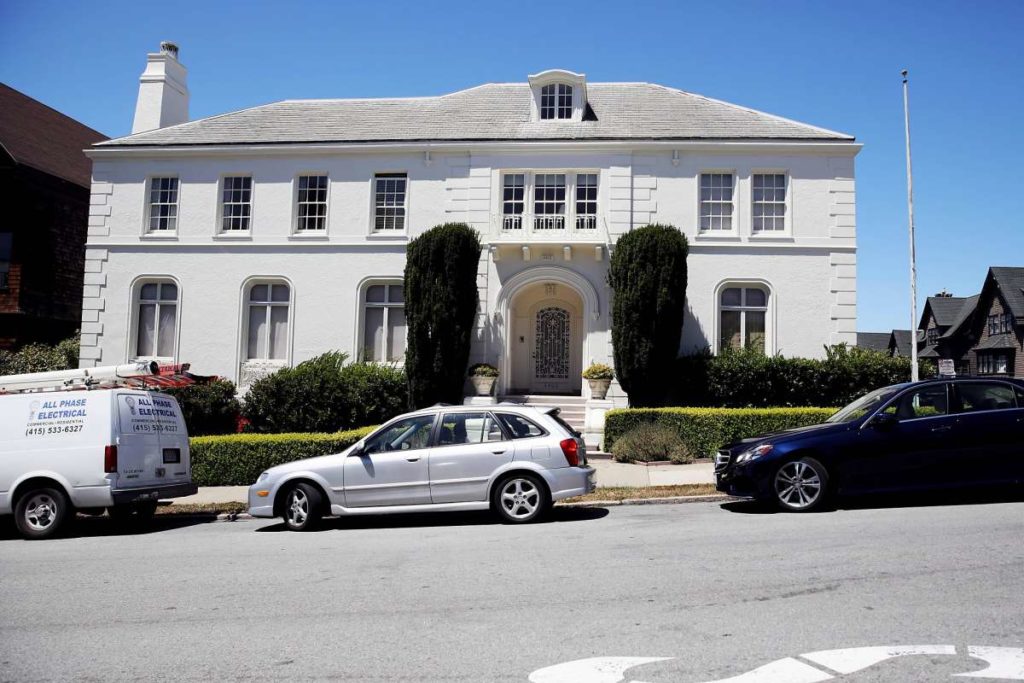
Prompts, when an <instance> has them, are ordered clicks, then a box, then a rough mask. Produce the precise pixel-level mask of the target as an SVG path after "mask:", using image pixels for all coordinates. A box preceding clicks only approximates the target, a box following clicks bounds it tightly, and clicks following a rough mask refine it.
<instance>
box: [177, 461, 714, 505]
mask: <svg viewBox="0 0 1024 683" xmlns="http://www.w3.org/2000/svg"><path fill="white" fill-rule="evenodd" d="M590 464H591V466H593V468H594V469H596V470H597V486H598V488H602V487H608V486H673V485H678V484H714V483H715V474H714V470H715V466H714V465H713V464H712V463H709V462H708V463H697V464H694V465H654V466H651V467H646V466H644V465H630V464H628V463H620V462H614V461H612V460H604V459H601V458H594V459H592V460H591V461H590ZM248 491H249V487H248V486H203V487H200V489H199V493H197V494H196V495H194V496H186V497H184V498H175V499H174V502H176V503H192V504H203V503H235V502H237V503H245V502H247V501H246V496H247V495H248Z"/></svg>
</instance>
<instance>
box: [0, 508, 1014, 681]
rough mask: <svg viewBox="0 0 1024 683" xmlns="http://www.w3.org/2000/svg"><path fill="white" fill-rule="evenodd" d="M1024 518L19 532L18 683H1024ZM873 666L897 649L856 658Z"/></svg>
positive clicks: (562, 518) (427, 519)
mask: <svg viewBox="0 0 1024 683" xmlns="http://www.w3.org/2000/svg"><path fill="white" fill-rule="evenodd" d="M1022 500H1024V496H1021V495H1019V494H1010V495H1009V496H1007V495H993V496H983V497H977V496H972V497H969V498H966V499H963V498H961V499H956V500H952V499H948V498H944V499H926V500H923V501H917V502H916V504H915V505H913V506H895V505H894V503H893V501H868V502H866V503H863V504H860V505H857V506H856V507H852V508H841V509H838V510H834V511H830V512H825V513H820V514H806V515H793V514H788V515H787V514H772V513H769V512H767V511H766V510H765V509H764V508H761V507H759V506H756V505H754V504H752V503H727V504H721V503H714V504H712V503H694V504H685V505H658V506H636V507H616V508H609V509H561V510H557V511H556V514H555V516H554V518H553V520H552V521H550V522H548V523H543V524H536V525H530V526H505V525H501V524H497V523H495V522H494V521H493V520H492V519H491V518H490V517H489V516H488V515H485V514H479V515H478V514H472V515H463V514H456V515H451V514H450V515H440V514H438V515H430V516H419V517H398V516H395V517H378V518H361V519H357V520H334V521H330V522H329V523H328V525H327V526H326V528H325V529H324V530H323V531H319V532H315V533H307V534H296V533H288V532H285V531H283V530H282V527H281V525H280V524H278V523H276V522H275V521H241V522H197V521H195V520H192V521H183V520H176V521H175V520H169V519H162V520H158V521H157V522H155V525H154V527H153V528H152V529H151V530H149V532H147V533H127V532H119V531H118V530H117V528H116V527H115V526H114V525H113V524H112V523H110V522H109V521H108V520H106V519H90V520H83V521H81V522H80V523H79V524H78V525H77V526H76V528H75V529H74V531H73V533H72V535H71V536H69V537H67V538H62V539H58V540H53V541H47V542H25V541H21V540H19V539H17V538H16V537H15V535H14V533H13V531H11V530H10V529H9V524H8V525H6V526H5V527H4V528H3V531H2V532H0V605H2V609H0V679H2V680H12V681H28V680H52V679H91V680H103V681H108V680H123V679H145V680H152V679H168V680H232V679H338V680H352V681H356V680H358V681H447V680H454V681H517V682H520V683H525V682H526V681H528V680H533V681H534V682H535V683H555V682H557V681H577V682H578V683H596V682H608V683H612V682H616V681H619V680H627V681H634V680H637V681H647V682H648V683H698V682H704V681H718V680H722V679H730V678H732V677H739V678H736V679H735V680H737V681H741V682H746V681H755V680H756V681H761V682H762V683H768V682H770V681H790V682H794V681H795V682H797V683H799V682H800V681H808V682H810V681H816V680H844V681H853V680H856V681H941V680H950V681H955V680H961V681H963V680H965V679H962V678H961V679H957V678H953V677H952V676H953V674H959V673H965V672H972V671H979V670H982V669H985V667H986V661H983V660H982V659H978V658H971V657H969V656H968V650H967V648H968V647H975V648H978V647H989V648H1004V649H1002V650H974V651H972V652H973V653H974V654H978V653H979V652H981V653H989V657H990V661H989V664H990V665H991V664H993V662H994V660H998V661H995V668H992V669H989V672H990V673H992V672H1000V671H1001V672H1003V674H1004V677H1003V678H1002V679H1000V678H999V677H996V678H988V679H980V678H979V679H973V680H1021V679H1017V678H1015V676H1016V674H1015V673H1014V672H1016V671H1019V672H1021V676H1022V679H1024V653H1022V655H1021V656H1022V659H1020V660H1019V661H1018V660H1016V659H1015V657H1017V652H1018V650H1017V649H1019V648H1024V502H1022ZM871 646H879V647H884V648H886V649H885V650H874V651H869V650H849V648H865V647H871ZM900 647H903V648H907V647H910V648H916V649H909V650H902V651H901V650H899V649H898V648H900ZM837 649H839V650H842V651H841V652H839V653H825V654H823V655H810V654H809V653H816V652H819V651H823V650H837ZM915 653H916V654H915ZM899 654H903V655H904V656H896V655H899ZM801 655H804V656H803V657H801ZM614 658H666V659H662V660H659V661H647V660H643V659H614ZM585 659H586V660H590V661H586V662H582V663H581V662H578V661H576V660H585ZM780 660H783V661H781V662H780ZM1014 662H1017V664H1014ZM631 664H635V666H633V667H632V668H628V667H629V666H630V665H631ZM1014 666H1018V667H1019V668H1017V669H1014V668H1013V667H1014ZM760 667H767V669H763V670H762V671H761V672H760V673H759V674H758V675H757V676H754V677H751V676H750V675H747V676H745V677H744V674H745V673H746V672H750V671H751V670H754V669H758V668H760ZM857 667H862V668H861V670H860V671H859V672H857V673H850V674H847V675H842V674H841V672H843V671H854V670H856V668H857ZM619 672H622V673H621V674H620V673H619ZM815 672H817V674H815ZM966 680H972V679H966Z"/></svg>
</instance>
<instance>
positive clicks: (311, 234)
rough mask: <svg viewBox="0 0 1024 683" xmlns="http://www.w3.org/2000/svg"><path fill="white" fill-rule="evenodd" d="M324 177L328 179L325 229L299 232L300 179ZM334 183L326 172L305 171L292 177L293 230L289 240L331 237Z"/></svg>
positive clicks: (289, 234)
mask: <svg viewBox="0 0 1024 683" xmlns="http://www.w3.org/2000/svg"><path fill="white" fill-rule="evenodd" d="M313 175H316V176H324V177H325V178H327V199H326V202H327V206H326V207H325V208H326V211H325V213H324V229H323V230H299V178H300V177H301V176H313ZM332 185H334V183H332V182H331V175H330V173H328V172H327V171H325V170H317V169H312V170H305V171H299V172H297V173H296V174H295V175H294V176H292V226H291V230H289V231H288V239H290V240H314V241H315V240H326V239H328V238H329V236H330V232H331V186H332Z"/></svg>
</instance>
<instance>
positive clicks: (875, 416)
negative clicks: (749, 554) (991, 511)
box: [715, 377, 1024, 512]
mask: <svg viewBox="0 0 1024 683" xmlns="http://www.w3.org/2000/svg"><path fill="white" fill-rule="evenodd" d="M715 477H716V480H717V486H718V490H719V491H723V492H725V493H729V494H732V495H736V496H752V497H755V498H758V499H762V500H770V501H774V502H775V503H776V504H778V505H779V507H781V508H782V509H784V510H791V511H797V512H805V511H809V510H814V509H817V508H820V507H821V506H822V505H823V504H824V503H825V502H826V501H827V500H828V499H829V498H830V497H831V496H833V495H835V494H844V495H845V494H856V493H876V492H879V493H880V492H895V491H911V490H924V489H939V488H953V487H960V486H979V485H981V486H983V485H988V484H1012V483H1021V482H1024V382H1022V381H1021V380H1017V379H979V378H973V377H965V378H957V379H934V380H926V381H923V382H915V383H908V384H896V385H893V386H891V387H884V388H882V389H878V390H876V391H872V392H871V393H870V394H867V395H865V396H863V397H861V398H859V399H857V400H856V401H854V402H853V403H851V404H850V405H848V406H846V407H845V408H843V409H842V410H840V411H839V412H838V413H836V414H835V415H833V416H832V417H830V418H829V419H828V420H827V421H826V422H825V423H824V424H820V425H813V426H810V427H801V428H798V429H789V430H786V431H783V432H776V433H774V434H767V435H765V436H761V437H758V438H754V439H744V440H743V441H740V442H739V443H735V444H731V445H730V446H727V447H725V448H723V449H721V450H720V451H718V453H717V455H716V457H715Z"/></svg>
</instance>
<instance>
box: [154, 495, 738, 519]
mask: <svg viewBox="0 0 1024 683" xmlns="http://www.w3.org/2000/svg"><path fill="white" fill-rule="evenodd" d="M730 500H742V498H737V497H736V496H728V495H725V494H724V493H722V494H714V493H713V494H710V495H707V496H666V497H663V498H626V499H624V500H588V501H584V502H581V503H555V507H559V508H604V507H619V506H622V505H681V504H684V503H718V502H725V501H730ZM161 517H163V518H168V519H203V520H206V521H211V522H247V521H250V520H253V519H256V517H253V516H252V515H250V514H249V513H248V512H221V513H219V514H217V516H216V517H215V518H212V519H211V517H210V516H208V515H203V514H201V513H188V514H180V515H177V514H173V513H169V514H163V515H159V516H158V519H159V518H161Z"/></svg>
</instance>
